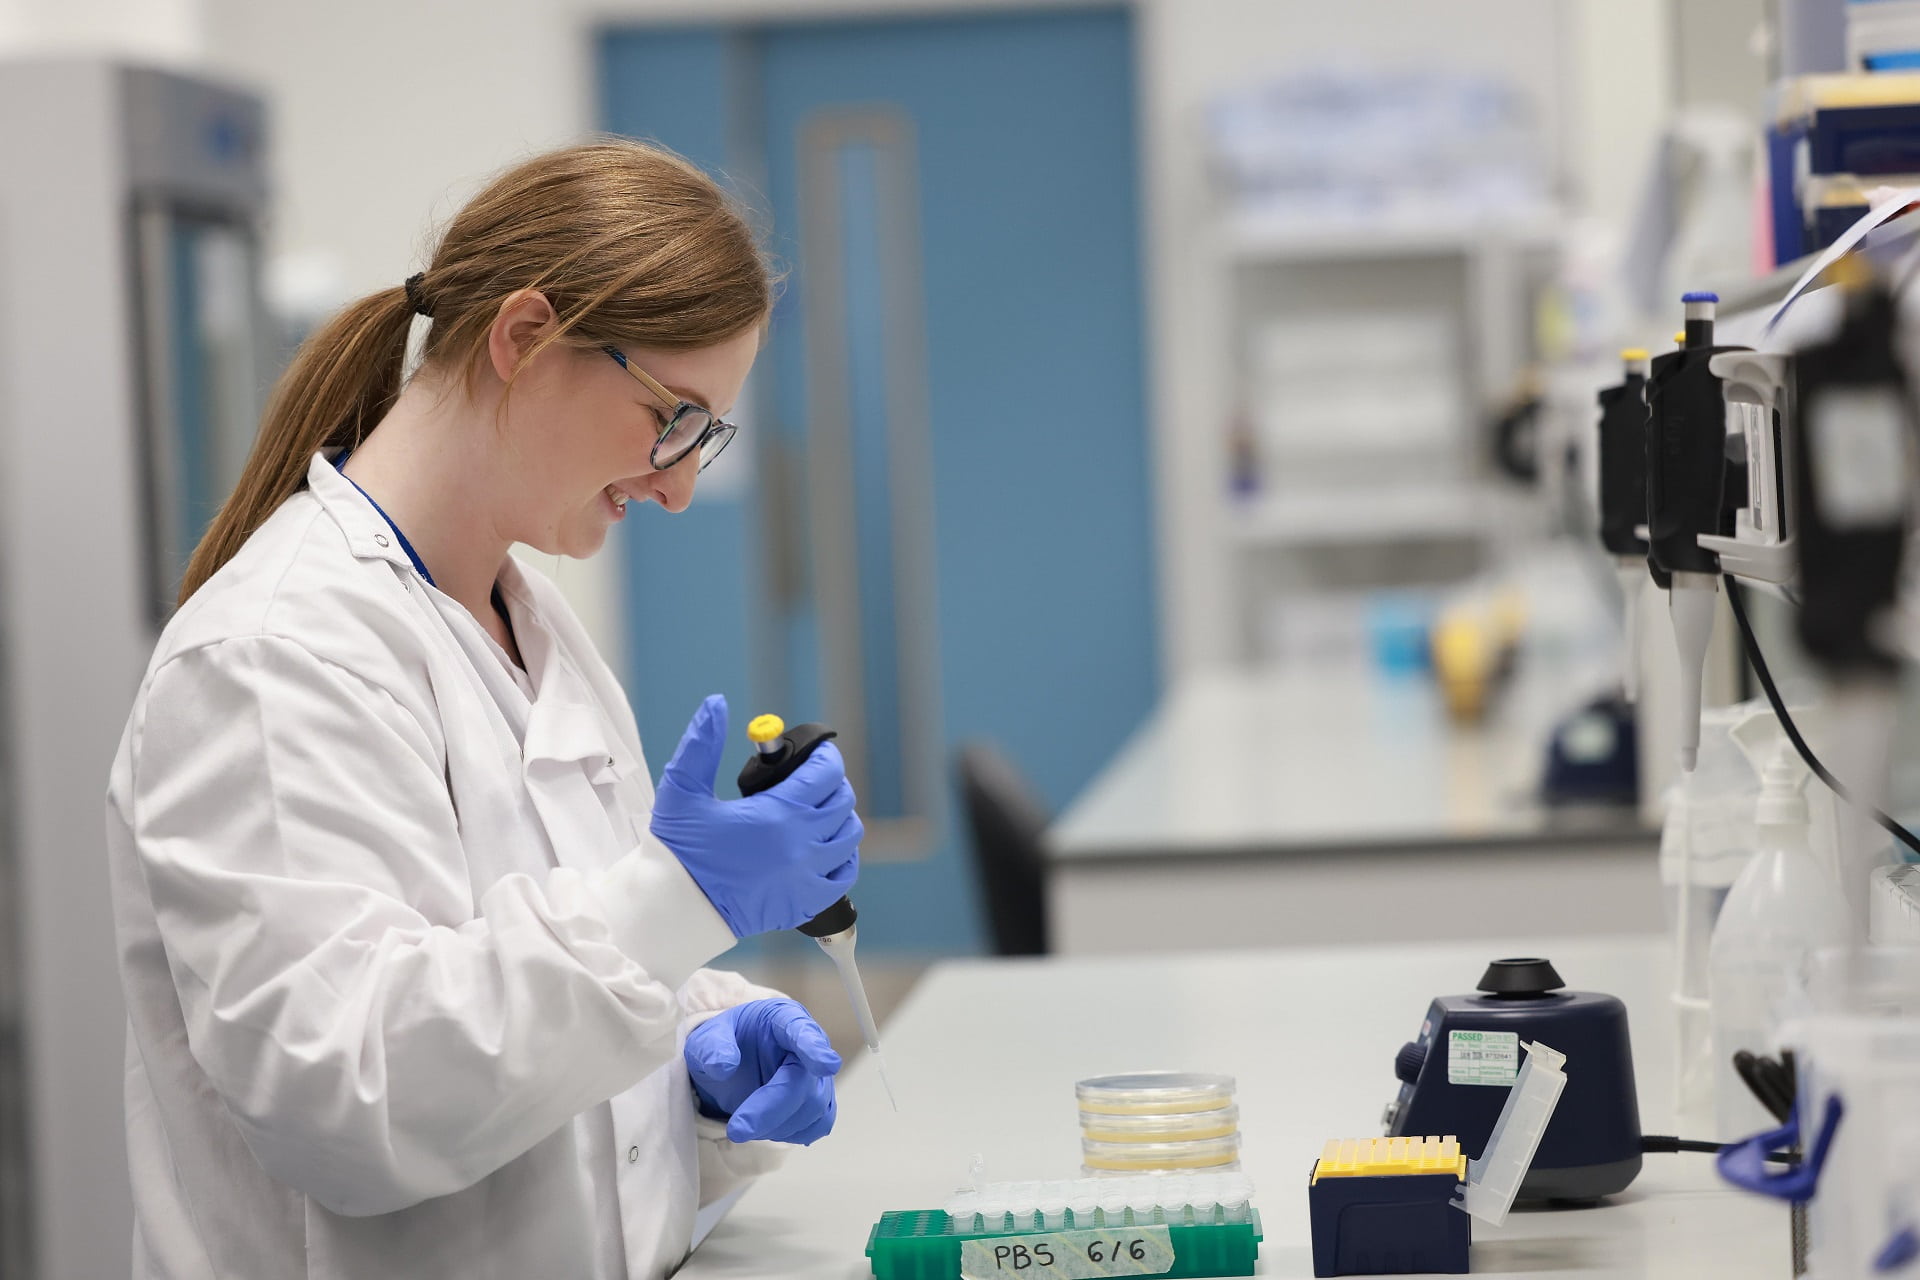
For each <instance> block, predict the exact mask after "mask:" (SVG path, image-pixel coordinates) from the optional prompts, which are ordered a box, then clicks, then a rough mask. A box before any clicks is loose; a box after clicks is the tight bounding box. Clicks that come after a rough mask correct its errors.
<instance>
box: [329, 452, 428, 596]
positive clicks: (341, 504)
mask: <svg viewBox="0 0 1920 1280" xmlns="http://www.w3.org/2000/svg"><path fill="white" fill-rule="evenodd" d="M307 488H308V489H310V490H312V491H313V496H314V497H316V498H318V499H319V500H320V505H321V506H322V507H324V508H325V509H326V512H327V514H328V515H330V516H332V517H333V521H334V523H335V524H337V525H339V526H340V532H341V533H343V534H345V535H346V538H347V549H348V550H349V551H351V552H353V554H354V555H355V556H357V557H358V558H360V559H362V560H385V561H388V562H390V563H392V564H396V565H399V566H400V568H402V569H404V570H405V571H406V572H408V573H412V572H413V571H414V570H413V561H411V560H409V559H407V553H406V552H405V551H403V550H402V549H401V548H400V545H399V539H397V538H395V537H394V536H393V530H392V529H390V528H388V527H387V519H386V517H385V516H383V515H381V514H380V512H379V510H378V509H377V508H376V507H375V506H374V505H373V503H372V502H371V501H369V500H368V499H367V497H366V495H365V494H363V493H361V492H360V491H359V490H358V489H356V488H354V487H353V481H351V480H349V479H347V478H346V477H345V476H343V475H341V474H340V472H339V471H338V470H336V469H335V468H334V465H333V463H332V462H330V461H328V459H327V455H326V454H325V453H324V452H321V453H316V454H314V455H313V461H312V462H309V463H308V464H307Z"/></svg>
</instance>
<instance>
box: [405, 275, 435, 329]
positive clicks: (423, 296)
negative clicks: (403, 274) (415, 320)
mask: <svg viewBox="0 0 1920 1280" xmlns="http://www.w3.org/2000/svg"><path fill="white" fill-rule="evenodd" d="M426 278H427V273H426V272H424V271H416V272H414V273H413V274H412V275H410V276H408V277H407V305H409V306H411V307H412V308H413V309H414V312H415V313H416V314H418V315H423V316H425V317H426V318H427V319H429V320H431V319H433V304H431V303H429V302H428V301H427V291H426V290H425V289H423V288H422V287H421V285H422V284H423V283H424V282H425V280H426Z"/></svg>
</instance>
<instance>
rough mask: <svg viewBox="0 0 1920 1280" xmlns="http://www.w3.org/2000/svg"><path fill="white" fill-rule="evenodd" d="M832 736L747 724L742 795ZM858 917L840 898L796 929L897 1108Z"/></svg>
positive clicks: (776, 777) (767, 719) (768, 719)
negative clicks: (823, 966) (842, 1002)
mask: <svg viewBox="0 0 1920 1280" xmlns="http://www.w3.org/2000/svg"><path fill="white" fill-rule="evenodd" d="M834 736H835V734H834V731H833V730H831V729H829V728H827V726H825V725H823V724H799V725H795V726H794V727H793V728H791V729H789V728H787V726H786V723H785V722H784V721H782V720H781V719H780V717H779V716H759V717H756V718H755V719H754V721H753V723H752V724H750V725H748V726H747V737H748V739H750V740H751V741H752V743H753V745H754V753H753V757H752V758H751V759H749V760H748V761H747V763H746V765H745V767H743V768H742V769H741V770H740V778H739V785H740V794H741V795H743V796H750V795H754V794H756V793H758V792H761V791H765V790H766V789H767V788H768V787H771V786H773V785H775V784H776V783H778V782H780V781H781V780H782V779H784V778H786V777H787V775H789V774H791V773H792V772H793V771H794V770H795V769H797V768H799V767H800V762H801V761H803V760H805V759H806V758H807V757H808V756H810V755H812V754H813V750H814V748H815V747H818V746H819V745H820V744H821V743H823V742H825V741H827V740H828V739H829V738H832V737H834ZM858 919H859V913H858V912H856V911H855V910H854V909H853V899H851V898H842V899H840V901H838V902H836V903H834V904H833V905H832V906H830V907H828V908H827V909H826V910H825V911H822V912H821V913H820V914H819V915H817V916H815V917H814V918H813V919H811V920H809V921H807V923H805V924H803V925H801V926H800V932H801V933H804V934H806V935H807V936H808V937H809V938H812V939H813V940H814V941H815V942H817V943H819V944H820V949H821V950H822V951H824V952H826V953H827V958H828V959H830V960H832V961H833V967H834V969H835V970H837V971H838V972H839V974H840V982H841V984H842V985H843V986H845V987H846V989H847V1000H848V1001H849V1002H850V1003H851V1004H852V1005H853V1015H854V1017H856V1018H858V1019H859V1020H860V1038H861V1039H862V1040H864V1041H865V1042H866V1045H867V1050H868V1051H869V1052H870V1053H872V1054H873V1065H874V1069H875V1070H876V1071H878V1072H879V1073H880V1084H881V1087H882V1088H884V1089H885V1090H886V1091H887V1101H888V1102H890V1103H892V1104H893V1109H894V1110H895V1111H898V1110H899V1109H900V1104H899V1102H897V1101H896V1100H895V1099H894V1096H893V1084H892V1082H890V1081H889V1080H888V1079H887V1068H886V1064H885V1063H883V1062H882V1061H881V1059H880V1029H879V1027H878V1026H876V1025H875V1023H874V1020H873V1007H872V1006H871V1005H869V1004H868V1003H867V988H866V984H865V983H863V982H862V981H861V980H860V969H859V967H858V966H857V965H856V964H854V960H853V948H854V943H855V942H856V941H857V940H858V938H859V934H860V930H859V928H858V926H857V924H856V921H857V920H858Z"/></svg>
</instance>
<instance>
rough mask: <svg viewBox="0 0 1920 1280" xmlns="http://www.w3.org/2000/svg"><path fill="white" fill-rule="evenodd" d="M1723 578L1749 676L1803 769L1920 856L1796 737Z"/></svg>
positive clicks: (1911, 838)
mask: <svg viewBox="0 0 1920 1280" xmlns="http://www.w3.org/2000/svg"><path fill="white" fill-rule="evenodd" d="M1725 576H1726V583H1727V603H1728V604H1730V605H1732V606H1733V620H1734V621H1735V622H1737V623H1738V624H1739V625H1740V641H1741V643H1742V644H1743V645H1744V646H1745V647H1746V650H1747V661H1748V663H1750V664H1751V665H1752V667H1753V674H1754V675H1755V676H1757V677H1759V679H1760V688H1761V689H1762V691H1764V692H1765V693H1766V695H1767V703H1768V705H1769V706H1771V707H1772V708H1773V714H1774V715H1775V716H1777V717H1779V720H1780V728H1781V729H1782V730H1783V731H1784V732H1785V733H1786V735H1787V741H1789V742H1791V743H1792V744H1793V749H1794V750H1795V751H1797V752H1799V753H1800V758H1801V759H1802V760H1804V761H1806V764H1807V768H1808V769H1810V770H1811V771H1812V772H1813V776H1814V777H1816V778H1818V779H1820V781H1822V782H1824V783H1826V784H1827V787H1828V789H1829V790H1831V791H1832V792H1833V794H1835V795H1837V796H1839V797H1840V798H1841V799H1842V800H1844V801H1846V802H1847V803H1848V804H1850V805H1852V806H1853V807H1854V808H1856V809H1860V810H1862V811H1864V812H1866V813H1867V814H1869V815H1871V816H1872V818H1873V820H1874V821H1875V822H1876V823H1878V824H1879V825H1880V826H1882V827H1884V828H1885V829H1886V831H1887V833H1888V834H1889V835H1891V836H1893V838H1894V839H1896V840H1898V841H1899V842H1900V843H1902V844H1904V845H1906V846H1907V848H1909V849H1912V850H1913V851H1914V852H1915V853H1920V836H1915V835H1914V834H1913V832H1911V831H1909V830H1907V829H1906V828H1905V827H1903V826H1901V825H1900V824H1899V823H1898V822H1896V821H1894V820H1893V819H1892V818H1890V817H1888V816H1887V815H1886V814H1884V813H1882V812H1880V810H1878V809H1876V808H1874V807H1873V806H1872V805H1870V804H1863V803H1861V802H1860V801H1858V800H1856V799H1854V798H1853V794H1852V793H1851V792H1849V791H1848V790H1847V789H1846V787H1844V786H1842V785H1841V783H1840V780H1839V779H1838V778H1836V777H1834V776H1833V775H1832V774H1831V773H1829V772H1827V767H1826V766H1825V765H1823V764H1821V763H1820V761H1819V759H1818V758H1817V757H1815V756H1814V754H1813V748H1811V747H1809V746H1808V745H1807V740H1806V739H1805V738H1803V737H1801V736H1800V730H1799V727H1798V726H1796V725H1795V724H1794V723H1793V717H1792V716H1790V715H1788V714H1787V704H1786V703H1785V701H1783V700H1782V699H1781V697H1780V690H1779V689H1778V688H1777V687H1776V686H1775V685H1774V683H1773V674H1772V673H1771V672H1770V671H1768V670H1767V659H1766V657H1765V655H1764V654H1762V653H1761V652H1760V642H1759V641H1758V640H1757V639H1755V638H1754V634H1753V624H1752V623H1750V622H1748V621H1747V607H1746V605H1745V604H1743V603H1741V600H1740V585H1739V583H1737V582H1736V581H1735V580H1734V578H1733V575H1731V574H1728V575H1725Z"/></svg>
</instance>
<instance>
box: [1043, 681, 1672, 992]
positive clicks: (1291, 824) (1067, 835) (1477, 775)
mask: <svg viewBox="0 0 1920 1280" xmlns="http://www.w3.org/2000/svg"><path fill="white" fill-rule="evenodd" d="M1578 693H1579V689H1578V687H1577V684H1575V683H1574V682H1573V677H1572V676H1571V674H1565V675H1563V673H1562V672H1561V671H1559V670H1557V669H1555V668H1554V667H1553V666H1551V665H1549V664H1536V667H1535V669H1534V670H1533V671H1532V672H1531V673H1530V674H1529V673H1524V672H1523V674H1522V675H1521V676H1520V677H1517V678H1516V683H1515V687H1514V688H1513V689H1511V690H1509V691H1508V696H1507V697H1506V698H1505V699H1504V700H1503V701H1502V702H1501V703H1500V704H1498V706H1499V710H1498V711H1497V712H1496V713H1495V714H1494V715H1492V716H1490V717H1489V719H1488V720H1487V721H1486V722H1485V723H1484V724H1481V725H1477V726H1462V725H1459V724H1456V723H1454V722H1453V721H1451V720H1450V719H1449V718H1448V716H1447V714H1446V710H1445V708H1444V706H1443V705H1442V703H1441V699H1440V695H1439V692H1438V690H1437V689H1436V688H1435V687H1434V685H1433V683H1432V681H1431V680H1430V679H1428V678H1427V677H1425V676H1421V675H1409V676H1391V675H1384V674H1381V673H1379V672H1378V671H1376V670H1374V669H1371V668H1369V667H1367V666H1364V665H1362V664H1358V663H1354V664H1346V665H1339V666H1307V667H1300V666H1297V665H1296V666H1292V667H1277V668H1268V669H1241V668H1233V669H1221V670H1217V671H1211V672H1206V673H1202V674H1199V675H1195V676H1191V677H1187V678H1185V679H1183V680H1181V681H1180V682H1178V683H1176V684H1175V685H1174V686H1172V688H1170V689H1169V690H1168V692H1167V694H1166V696H1165V697H1164V698H1163V700H1162V701H1161V703H1160V705H1159V706H1158V707H1157V708H1155V710H1154V712H1153V713H1152V714H1151V716H1149V718H1148V719H1147V721H1146V722H1145V723H1144V724H1143V725H1142V726H1141V727H1140V728H1139V729H1138V730H1137V731H1136V732H1135V733H1134V734H1133V736H1132V737H1131V738H1130V739H1129V740H1128V741H1127V743H1126V744H1125V745H1124V746H1123V747H1122V748H1121V749H1120V751H1119V753H1118V754H1117V755H1116V756H1115V757H1114V758H1113V760H1112V761H1111V762H1110V763H1109V764H1108V765H1107V766H1106V767H1105V768H1104V769H1103V770H1102V771H1101V772H1100V773H1099V774H1098V775H1097V776H1096V777H1095V778H1094V780H1093V782H1092V783H1090V784H1089V785H1088V787H1087V789H1086V790H1085V791H1084V792H1083V793H1082V794H1081V795H1080V796H1079V798H1077V799H1076V800H1075V801H1074V802H1073V804H1072V805H1070V806H1069V807H1068V809H1067V810H1066V811H1065V812H1064V813H1063V814H1061V815H1060V817H1059V819H1058V820H1057V821H1056V822H1055V823H1054V825H1053V826H1052V827H1051V828H1050V829H1049V831H1048V834H1047V846H1048V847H1047V858H1048V869H1047V880H1048V889H1049V897H1050V905H1049V916H1050V922H1051V931H1052V938H1051V942H1052V947H1053V950H1054V951H1056V952H1058V953H1061V954H1069V955H1071V954H1086V953H1114V952H1125V951H1142V950H1181V949H1196V948H1208V947H1249V946H1253V947H1260V946H1279V945H1296V944H1315V943H1334V942H1340V941H1343V940H1345V939H1348V938H1353V937H1357V936H1361V935H1369V936H1387V937H1398V938H1463V937H1471V936H1473V935H1475V934H1477V933H1483V932H1488V931H1491V932H1495V933H1507V932H1512V931H1514V930H1517V929H1526V930H1529V931H1533V930H1537V931H1541V932H1544V933H1551V934H1554V935H1560V934H1563V933H1581V934H1608V933H1613V934H1621V933H1642V932H1645V933H1651V932H1655V931H1658V930H1659V929H1660V928H1661V927H1662V917H1661V905H1660V886H1659V878H1658V875H1657V868H1656V863H1655V857H1656V852H1657V847H1658V833H1657V832H1656V831H1655V830H1653V829H1652V828H1650V827H1648V826H1647V825H1645V823H1644V822H1643V821H1642V820H1641V818H1640V817H1639V816H1638V815H1637V814H1636V813H1634V812H1632V811H1630V810H1623V809H1618V808H1598V809H1594V808H1589V809H1584V810H1566V809H1554V808H1551V807H1549V806H1547V805H1544V804H1542V803H1541V802H1540V801H1539V799H1538V798H1537V796H1536V795H1535V784H1536V780H1537V778H1538V776H1539V774H1540V771H1541V769H1542V766H1543V764H1544V760H1545V744H1546V732H1547V726H1548V725H1549V724H1550V723H1551V721H1552V719H1553V717H1554V715H1555V714H1557V713H1559V712H1562V711H1565V710H1567V709H1568V708H1569V702H1570V700H1577V698H1578Z"/></svg>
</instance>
